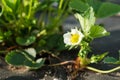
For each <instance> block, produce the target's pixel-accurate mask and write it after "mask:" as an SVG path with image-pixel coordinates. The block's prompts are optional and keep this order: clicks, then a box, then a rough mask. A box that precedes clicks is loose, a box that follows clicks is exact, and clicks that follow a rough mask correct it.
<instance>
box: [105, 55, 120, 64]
mask: <svg viewBox="0 0 120 80" xmlns="http://www.w3.org/2000/svg"><path fill="white" fill-rule="evenodd" d="M103 62H104V63H110V64H120V60H119V61H118V60H117V59H115V58H113V57H109V56H108V57H106V58H105V59H104V60H103Z"/></svg>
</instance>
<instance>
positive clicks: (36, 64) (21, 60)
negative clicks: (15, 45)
mask: <svg viewBox="0 0 120 80" xmlns="http://www.w3.org/2000/svg"><path fill="white" fill-rule="evenodd" d="M35 56H36V55H35ZM34 59H35V58H34ZM5 60H6V62H7V63H8V64H11V65H14V66H21V65H22V66H28V67H29V68H31V69H38V68H40V67H42V66H43V65H44V62H45V59H43V58H39V59H37V60H36V61H34V60H32V58H31V57H30V56H29V55H28V54H26V53H25V52H24V51H20V50H14V51H11V52H9V53H8V54H7V55H6V57H5Z"/></svg>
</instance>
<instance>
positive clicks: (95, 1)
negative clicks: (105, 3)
mask: <svg viewBox="0 0 120 80" xmlns="http://www.w3.org/2000/svg"><path fill="white" fill-rule="evenodd" d="M87 3H88V4H89V6H91V7H92V8H93V10H94V12H95V16H96V13H97V11H98V10H99V8H100V6H101V5H102V2H101V1H100V0H87Z"/></svg>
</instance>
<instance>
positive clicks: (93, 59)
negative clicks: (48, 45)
mask: <svg viewBox="0 0 120 80" xmlns="http://www.w3.org/2000/svg"><path fill="white" fill-rule="evenodd" d="M107 54H108V52H105V53H103V54H100V55H92V56H91V58H90V60H91V63H97V62H98V61H101V60H102V59H103V58H104V57H105V56H106V55H107Z"/></svg>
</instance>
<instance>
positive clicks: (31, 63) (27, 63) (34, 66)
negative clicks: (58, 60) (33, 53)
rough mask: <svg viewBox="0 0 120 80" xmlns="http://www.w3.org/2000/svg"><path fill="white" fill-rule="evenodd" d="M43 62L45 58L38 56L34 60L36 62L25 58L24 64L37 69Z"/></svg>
mask: <svg viewBox="0 0 120 80" xmlns="http://www.w3.org/2000/svg"><path fill="white" fill-rule="evenodd" d="M44 62H45V59H43V58H40V59H38V60H36V62H34V61H32V62H31V61H29V60H26V61H25V63H24V64H25V65H26V66H28V67H30V68H31V69H38V68H41V67H42V66H43V65H44Z"/></svg>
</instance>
